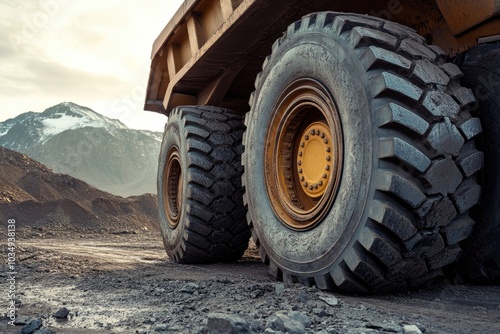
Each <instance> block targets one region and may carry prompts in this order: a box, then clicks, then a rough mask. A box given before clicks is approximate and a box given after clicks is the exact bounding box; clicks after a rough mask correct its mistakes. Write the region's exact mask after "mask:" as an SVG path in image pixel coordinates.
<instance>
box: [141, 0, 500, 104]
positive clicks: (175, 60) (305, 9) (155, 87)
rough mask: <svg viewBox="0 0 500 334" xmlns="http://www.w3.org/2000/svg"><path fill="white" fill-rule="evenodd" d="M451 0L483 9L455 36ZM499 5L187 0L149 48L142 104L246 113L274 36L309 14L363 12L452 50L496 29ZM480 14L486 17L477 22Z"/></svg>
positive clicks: (491, 1)
mask: <svg viewBox="0 0 500 334" xmlns="http://www.w3.org/2000/svg"><path fill="white" fill-rule="evenodd" d="M453 3H459V4H461V7H460V8H462V11H464V9H468V8H469V7H467V6H470V5H471V3H475V4H476V5H475V6H476V7H477V8H481V10H478V13H477V15H476V14H474V15H469V16H468V19H467V20H463V22H462V24H463V25H464V26H467V25H471V24H474V27H473V28H471V29H469V30H467V31H464V32H462V33H461V34H460V35H458V36H456V31H458V30H457V28H456V27H455V28H454V26H453V23H450V22H454V21H452V19H450V17H451V16H450V15H451V14H452V15H457V13H459V14H460V11H459V9H458V8H457V9H456V10H454V11H453V12H452V13H451V12H450V11H449V8H450V6H451V5H452V4H453ZM483 4H484V7H482V6H483ZM438 5H439V6H438ZM446 6H448V7H446ZM447 8H448V9H447ZM499 8H500V0H480V1H474V0H378V1H359V0H358V1H347V0H337V1H328V0H305V1H297V0H282V1H274V0H185V2H184V3H183V4H182V6H181V7H180V8H179V10H178V12H177V14H176V15H174V17H173V18H172V20H171V21H170V22H169V23H168V24H167V26H166V27H165V29H164V30H163V31H162V33H161V34H160V36H159V37H158V39H157V40H156V41H155V44H154V46H153V53H152V64H151V74H150V79H149V85H148V89H147V96H146V104H145V109H146V110H150V111H156V112H160V113H165V114H168V113H169V111H170V110H171V109H172V108H174V107H175V106H178V105H182V104H200V105H204V104H210V105H217V106H222V107H226V108H230V109H233V110H235V111H237V112H240V113H245V112H246V111H247V110H248V98H249V96H250V93H251V92H252V91H253V90H254V87H253V83H254V81H255V77H256V75H257V74H258V73H259V72H260V71H261V68H262V63H263V61H264V59H265V57H266V56H268V55H269V54H270V53H271V46H272V44H273V42H274V41H275V40H276V39H277V38H279V37H280V36H281V35H282V33H283V32H284V31H286V29H287V26H288V25H289V24H290V23H292V22H294V21H296V20H298V19H300V18H301V17H302V16H303V15H306V14H309V13H311V12H315V11H324V10H333V11H342V12H352V13H361V14H368V15H371V16H376V17H380V18H383V19H387V20H390V21H394V22H398V23H401V24H404V25H407V26H410V27H412V28H414V29H415V30H416V31H417V32H418V33H419V34H421V35H422V36H424V37H425V38H426V39H427V42H428V43H430V44H435V45H438V46H440V47H441V48H443V49H444V50H445V52H446V53H448V54H451V55H453V54H456V53H458V52H461V51H464V50H466V49H467V48H469V47H470V46H472V45H475V44H476V43H477V39H478V38H481V37H487V36H492V35H497V34H500V19H498V18H496V17H494V15H496V14H497V13H498V12H499ZM441 10H442V11H443V13H444V14H445V16H443V14H442V13H441ZM447 10H448V11H447ZM450 13H451V14H450ZM488 13H489V14H488ZM490 14H491V15H490ZM462 15H464V13H462ZM489 15H490V16H489ZM221 17H222V19H223V20H222V21H221V22H220V24H219V22H218V21H220V20H221ZM485 17H490V18H489V19H488V20H487V21H486V22H480V24H478V23H477V22H478V21H480V20H481V18H485ZM216 21H217V22H216ZM462 28H463V27H462Z"/></svg>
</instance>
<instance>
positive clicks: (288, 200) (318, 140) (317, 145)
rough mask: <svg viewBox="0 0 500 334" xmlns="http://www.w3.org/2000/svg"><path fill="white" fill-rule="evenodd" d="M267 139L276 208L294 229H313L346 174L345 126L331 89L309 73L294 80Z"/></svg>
mask: <svg viewBox="0 0 500 334" xmlns="http://www.w3.org/2000/svg"><path fill="white" fill-rule="evenodd" d="M265 140H266V143H268V144H267V145H266V150H265V155H264V160H265V161H264V167H265V173H264V177H265V181H266V184H267V189H268V195H269V198H270V202H271V206H272V208H273V210H274V212H275V213H276V215H277V216H278V217H279V218H280V220H281V221H282V222H283V223H284V224H285V225H287V226H288V227H290V228H292V229H296V230H306V229H309V228H312V227H313V226H315V225H316V224H318V223H320V222H321V219H322V218H323V217H324V216H325V214H326V213H327V212H328V210H329V208H330V207H331V204H332V203H333V201H334V200H335V196H336V194H337V190H338V187H339V185H340V177H341V174H342V163H343V154H344V152H343V135H342V126H341V123H340V118H339V115H338V112H337V107H336V105H335V101H334V100H333V98H332V97H331V95H330V93H329V92H328V90H327V89H326V88H325V87H324V86H323V85H322V84H321V83H319V82H317V81H315V80H312V79H307V78H304V79H300V80H297V81H295V82H293V83H292V84H290V85H289V86H288V87H287V88H286V89H285V90H284V91H283V92H282V93H281V94H280V97H279V98H278V102H277V104H276V108H275V110H273V117H272V119H271V121H270V123H269V126H268V129H267V134H266V139H265Z"/></svg>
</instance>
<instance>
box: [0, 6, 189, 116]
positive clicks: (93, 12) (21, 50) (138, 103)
mask: <svg viewBox="0 0 500 334" xmlns="http://www.w3.org/2000/svg"><path fill="white" fill-rule="evenodd" d="M181 3H182V0H168V1H164V0H154V1H153V0H149V1H143V0H128V1H126V2H124V1H120V0H101V1H86V2H83V1H69V0H22V1H21V0H8V1H5V0H3V1H0V63H1V64H2V66H0V78H1V80H0V99H1V100H2V103H1V104H0V121H2V120H4V119H6V118H8V117H13V116H15V115H14V114H16V113H17V114H18V113H21V112H25V111H28V110H35V111H42V110H44V109H45V108H47V107H50V106H51V105H53V104H57V103H59V102H62V101H73V102H76V103H78V104H81V105H85V106H89V107H95V106H99V108H102V109H101V110H98V109H96V111H97V112H100V113H102V114H105V115H110V116H120V117H124V118H127V119H133V118H140V116H142V115H144V114H149V113H147V112H145V111H143V110H142V107H143V105H142V104H143V99H144V95H145V84H144V82H145V81H146V78H147V75H148V72H149V65H150V59H149V57H150V52H151V46H152V44H153V41H154V39H155V38H156V36H157V35H158V34H159V32H160V31H161V29H162V28H163V27H164V26H165V24H166V23H167V22H168V19H169V17H170V16H171V15H172V14H173V13H174V12H175V11H176V9H177V8H178V7H179V5H180V4H181ZM48 103H50V104H48ZM47 104H48V105H47ZM117 105H120V112H119V113H117V112H116V108H115V107H116V106H117ZM145 118H148V117H145Z"/></svg>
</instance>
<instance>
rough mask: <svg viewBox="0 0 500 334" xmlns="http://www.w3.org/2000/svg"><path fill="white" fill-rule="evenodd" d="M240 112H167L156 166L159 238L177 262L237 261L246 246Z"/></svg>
mask: <svg viewBox="0 0 500 334" xmlns="http://www.w3.org/2000/svg"><path fill="white" fill-rule="evenodd" d="M244 129H245V126H244V125H243V122H242V120H241V117H240V116H238V115H236V114H234V113H233V112H231V111H230V110H225V109H220V108H214V107H179V108H176V109H174V110H173V111H172V112H171V114H170V116H169V120H168V123H167V125H166V126H165V133H164V136H163V142H162V145H161V152H160V158H159V167H158V184H157V185H158V208H159V219H160V228H161V233H162V236H163V243H164V245H165V249H166V251H167V254H168V255H169V257H170V258H171V259H172V260H174V261H176V262H179V263H207V262H216V261H233V260H238V259H240V258H241V256H242V255H243V253H244V251H245V250H246V249H247V246H248V240H249V239H250V230H249V228H248V225H247V222H246V217H245V216H246V209H245V207H244V205H243V189H242V187H241V175H242V172H243V168H242V166H241V153H242V151H243V146H242V142H241V140H242V135H243V131H244Z"/></svg>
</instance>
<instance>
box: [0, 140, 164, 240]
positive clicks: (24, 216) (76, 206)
mask: <svg viewBox="0 0 500 334" xmlns="http://www.w3.org/2000/svg"><path fill="white" fill-rule="evenodd" d="M8 219H15V220H16V227H17V228H19V229H20V230H21V231H24V232H26V233H25V234H26V236H28V237H29V236H30V234H31V235H33V234H35V236H36V235H44V234H47V233H49V234H48V235H49V236H50V234H53V233H57V234H59V235H60V234H61V233H64V232H67V233H74V232H77V233H138V232H140V231H154V230H156V229H157V202H156V195H152V194H146V195H142V196H133V197H128V198H123V197H118V196H114V195H112V194H109V193H107V192H104V191H101V190H98V189H96V188H94V187H92V186H90V185H88V184H87V183H85V182H83V181H81V180H78V179H76V178H73V177H71V176H69V175H63V174H56V173H54V172H53V171H51V170H50V169H49V168H47V167H46V166H45V165H43V164H41V163H39V162H37V161H34V160H32V159H30V158H29V157H27V156H26V155H23V154H20V153H17V152H14V151H12V150H9V149H6V148H2V147H0V221H2V222H5V221H7V220H8ZM2 232H5V231H2Z"/></svg>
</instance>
